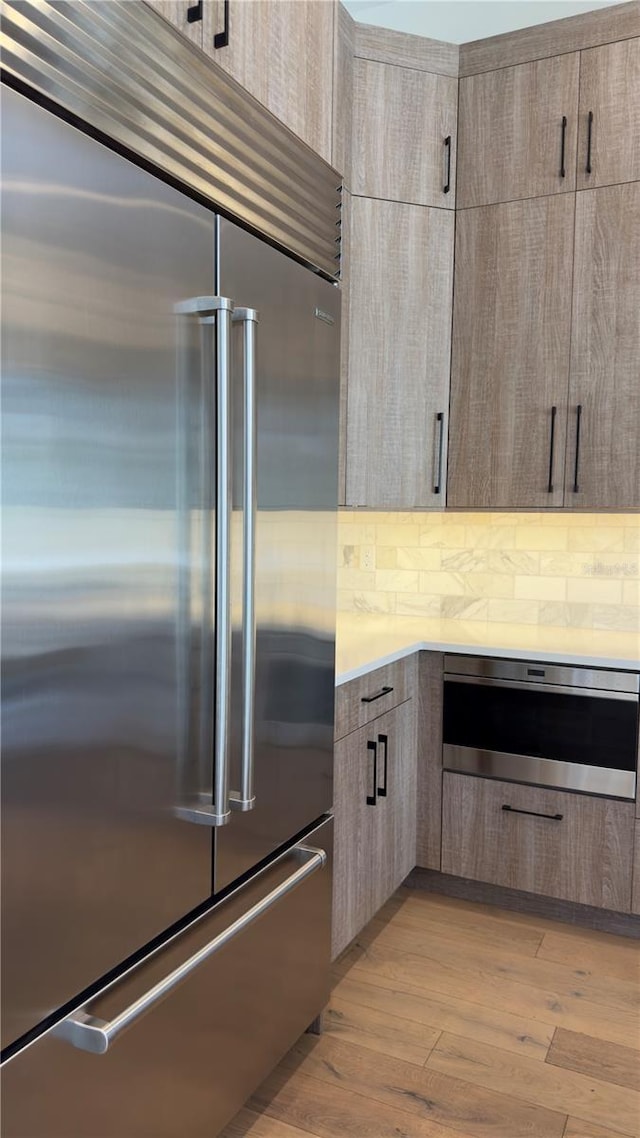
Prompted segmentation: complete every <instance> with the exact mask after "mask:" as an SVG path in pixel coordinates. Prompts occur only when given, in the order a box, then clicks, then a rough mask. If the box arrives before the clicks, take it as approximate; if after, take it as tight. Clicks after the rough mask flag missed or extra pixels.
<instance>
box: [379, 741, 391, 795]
mask: <svg viewBox="0 0 640 1138" xmlns="http://www.w3.org/2000/svg"><path fill="white" fill-rule="evenodd" d="M378 742H379V744H380V746H381V747H384V751H383V752H382V753H383V755H384V775H383V778H384V782H383V784H382V786H379V787H378V796H379V797H380V798H386V797H387V760H388V758H389V736H388V735H378Z"/></svg>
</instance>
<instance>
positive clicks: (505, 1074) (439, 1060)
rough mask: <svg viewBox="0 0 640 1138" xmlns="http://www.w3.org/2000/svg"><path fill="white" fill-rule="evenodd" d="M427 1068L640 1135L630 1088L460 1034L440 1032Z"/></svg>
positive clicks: (639, 1111)
mask: <svg viewBox="0 0 640 1138" xmlns="http://www.w3.org/2000/svg"><path fill="white" fill-rule="evenodd" d="M426 1070H433V1071H438V1072H439V1073H440V1074H442V1075H448V1076H450V1077H452V1078H457V1079H463V1080H465V1082H467V1081H468V1082H469V1083H472V1084H473V1085H475V1086H479V1087H483V1088H486V1089H487V1090H491V1091H494V1092H498V1093H500V1094H511V1095H515V1096H517V1098H518V1099H519V1100H520V1099H522V1100H523V1101H526V1102H529V1103H532V1104H542V1103H544V1104H545V1107H547V1108H548V1107H551V1108H555V1109H556V1110H558V1111H565V1112H567V1111H569V1110H570V1111H571V1113H572V1114H574V1115H576V1116H577V1117H582V1118H584V1119H585V1120H586V1121H587V1122H594V1123H595V1124H596V1125H598V1126H606V1125H607V1124H610V1123H612V1122H614V1123H615V1126H616V1127H617V1128H618V1129H620V1130H621V1131H623V1133H625V1134H628V1135H634V1136H635V1135H637V1134H640V1095H639V1094H637V1093H636V1092H635V1091H631V1090H628V1089H627V1088H623V1087H613V1086H609V1085H607V1083H605V1082H601V1081H600V1080H599V1079H593V1078H589V1077H587V1076H586V1075H580V1074H577V1073H576V1072H574V1071H564V1070H560V1069H559V1068H554V1067H552V1066H551V1065H550V1064H548V1063H536V1061H535V1059H527V1058H525V1057H524V1056H522V1055H511V1054H510V1053H509V1052H508V1051H502V1050H500V1049H499V1048H497V1047H486V1046H482V1045H480V1044H478V1043H472V1042H471V1041H469V1040H466V1039H464V1038H462V1037H461V1036H455V1035H447V1034H443V1035H442V1036H441V1037H440V1039H439V1041H438V1043H437V1044H436V1047H435V1048H434V1050H433V1051H432V1052H431V1055H430V1056H429V1059H428V1060H427V1066H426Z"/></svg>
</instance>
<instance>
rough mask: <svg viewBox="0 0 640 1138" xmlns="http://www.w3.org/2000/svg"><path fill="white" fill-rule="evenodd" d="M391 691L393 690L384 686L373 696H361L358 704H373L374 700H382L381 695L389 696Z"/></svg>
mask: <svg viewBox="0 0 640 1138" xmlns="http://www.w3.org/2000/svg"><path fill="white" fill-rule="evenodd" d="M392 691H393V688H390V687H388V686H385V687H383V688H380V691H377V692H376V693H375V695H363V696H362V697H361V699H360V703H373V702H374V701H375V700H376V699H382V697H383V695H389V693H390V692H392Z"/></svg>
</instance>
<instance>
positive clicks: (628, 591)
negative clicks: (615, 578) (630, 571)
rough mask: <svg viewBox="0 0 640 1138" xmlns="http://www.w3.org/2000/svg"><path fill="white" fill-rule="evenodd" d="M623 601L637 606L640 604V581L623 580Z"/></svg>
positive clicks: (624, 603) (625, 603)
mask: <svg viewBox="0 0 640 1138" xmlns="http://www.w3.org/2000/svg"><path fill="white" fill-rule="evenodd" d="M622 603H623V605H631V606H633V605H635V606H636V607H637V606H638V605H640V581H638V580H635V581H623V582H622Z"/></svg>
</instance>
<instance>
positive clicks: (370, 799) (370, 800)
mask: <svg viewBox="0 0 640 1138" xmlns="http://www.w3.org/2000/svg"><path fill="white" fill-rule="evenodd" d="M367 750H368V751H373V783H372V786H373V794H368V795H367V806H375V804H376V791H377V789H378V744H377V743H374V742H373V741H372V740H369V742H368V743H367Z"/></svg>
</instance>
